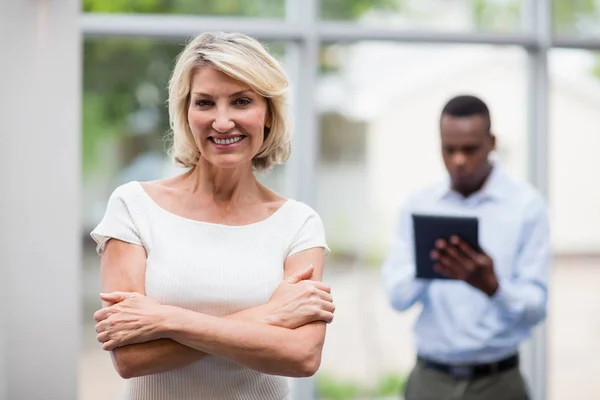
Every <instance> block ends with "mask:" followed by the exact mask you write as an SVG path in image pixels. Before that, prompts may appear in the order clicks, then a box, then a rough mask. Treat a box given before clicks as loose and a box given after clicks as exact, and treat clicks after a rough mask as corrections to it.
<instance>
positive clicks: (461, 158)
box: [440, 95, 496, 196]
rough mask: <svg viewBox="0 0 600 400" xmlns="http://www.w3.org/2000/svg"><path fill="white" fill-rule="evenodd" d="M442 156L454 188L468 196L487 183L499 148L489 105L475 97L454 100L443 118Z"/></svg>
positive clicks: (459, 97)
mask: <svg viewBox="0 0 600 400" xmlns="http://www.w3.org/2000/svg"><path fill="white" fill-rule="evenodd" d="M440 136H441V144H442V157H443V159H444V164H445V165H446V169H447V170H448V173H449V174H450V178H451V180H452V186H453V188H454V189H455V190H457V191H458V192H459V193H461V194H463V195H465V196H468V195H469V194H471V193H473V192H475V191H477V190H478V189H479V188H481V186H482V185H483V183H484V182H485V180H486V178H487V176H488V174H489V172H490V163H489V160H488V156H489V154H490V152H491V151H492V150H494V148H495V146H496V139H495V137H494V135H493V134H492V131H491V118H490V112H489V110H488V107H487V105H486V104H485V103H484V102H483V101H482V100H481V99H479V98H477V97H475V96H469V95H462V96H457V97H454V98H452V99H451V100H450V101H448V103H446V105H445V106H444V109H443V110H442V115H441V117H440Z"/></svg>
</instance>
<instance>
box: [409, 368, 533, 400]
mask: <svg viewBox="0 0 600 400" xmlns="http://www.w3.org/2000/svg"><path fill="white" fill-rule="evenodd" d="M404 397H405V399H406V400H529V394H528V390H527V387H526V384H525V381H524V380H523V376H522V375H521V372H520V371H519V368H518V367H515V368H511V369H509V370H506V371H503V372H499V373H497V374H493V375H489V376H486V377H482V378H478V379H474V380H462V379H456V378H454V377H452V376H450V375H448V374H446V373H444V372H440V371H436V370H433V369H430V368H425V367H424V366H423V364H422V363H421V362H417V365H416V366H415V368H414V369H413V371H412V372H411V374H410V376H409V378H408V382H407V384H406V390H405V393H404Z"/></svg>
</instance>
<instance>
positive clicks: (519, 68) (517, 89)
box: [367, 49, 600, 254]
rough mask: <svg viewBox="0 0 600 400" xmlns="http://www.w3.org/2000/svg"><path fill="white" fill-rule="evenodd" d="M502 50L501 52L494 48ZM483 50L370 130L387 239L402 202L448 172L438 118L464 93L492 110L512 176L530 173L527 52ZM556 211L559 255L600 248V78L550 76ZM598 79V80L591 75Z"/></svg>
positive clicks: (378, 213)
mask: <svg viewBox="0 0 600 400" xmlns="http://www.w3.org/2000/svg"><path fill="white" fill-rule="evenodd" d="M494 53H496V54H494ZM494 53H491V54H487V55H486V54H485V53H483V54H482V58H483V62H478V63H475V64H473V65H472V66H471V67H465V68H463V69H461V70H457V72H456V73H455V74H454V75H452V76H442V77H441V79H435V77H432V79H431V80H430V81H429V82H427V83H424V84H421V85H419V86H418V87H415V89H414V90H412V91H410V92H408V93H404V94H402V96H399V97H398V98H396V99H393V100H391V101H388V102H387V104H389V107H388V108H387V109H383V110H382V112H381V113H380V114H378V115H377V116H376V117H375V118H373V119H372V121H371V124H370V130H369V144H368V158H367V160H368V161H367V164H368V165H367V171H368V172H367V181H368V182H369V191H368V192H369V193H370V197H369V199H368V204H369V206H370V207H371V210H372V211H373V217H374V218H375V219H376V224H377V226H378V227H379V231H380V232H382V235H383V237H384V238H385V237H390V235H391V233H392V232H393V228H394V226H393V224H394V223H395V217H396V213H397V210H398V206H399V205H400V204H401V203H402V201H403V200H404V199H405V198H406V196H407V195H408V194H409V193H410V192H411V191H412V190H415V189H416V188H418V187H420V186H422V185H424V184H427V183H429V182H431V181H432V180H433V179H435V178H439V177H442V176H443V175H444V173H445V172H444V168H443V164H442V161H441V155H440V152H439V141H438V135H439V133H438V126H437V123H438V121H437V118H438V115H439V112H440V110H441V108H442V107H443V104H444V102H445V101H446V100H447V99H449V98H450V97H451V96H453V95H455V94H458V93H464V92H468V93H473V94H476V95H479V96H481V97H482V98H483V99H484V100H485V101H486V102H487V103H488V105H489V107H490V110H491V113H492V120H493V121H492V123H493V129H494V132H495V133H496V135H497V137H498V146H499V148H500V149H501V150H502V152H501V153H500V154H498V156H500V157H501V159H502V161H503V164H504V165H505V167H507V168H508V170H509V172H510V173H511V175H513V176H514V177H517V178H522V179H525V178H526V171H527V158H526V157H527V153H526V146H527V112H528V110H527V94H526V89H527V82H526V75H525V74H526V58H525V53H523V52H522V51H520V50H516V49H514V50H506V51H501V50H497V52H496V51H495V52H494ZM551 79H553V86H552V90H551V99H550V100H551V104H550V116H549V118H550V129H551V131H550V141H551V154H550V162H549V164H550V192H549V196H550V212H551V220H552V237H553V246H554V249H555V252H557V253H595V254H598V253H599V252H600V234H599V233H598V228H597V227H598V226H600V207H599V206H598V204H600V185H597V184H595V183H594V180H595V179H594V178H595V175H596V171H600V156H599V155H598V153H599V150H598V149H600V128H598V127H600V112H598V110H599V109H600V84H598V85H595V86H594V85H592V87H587V88H586V90H581V89H582V88H580V87H578V86H576V85H573V83H572V82H570V81H568V80H565V78H564V77H563V76H557V75H554V76H551ZM590 82H591V83H594V82H593V80H591V79H590Z"/></svg>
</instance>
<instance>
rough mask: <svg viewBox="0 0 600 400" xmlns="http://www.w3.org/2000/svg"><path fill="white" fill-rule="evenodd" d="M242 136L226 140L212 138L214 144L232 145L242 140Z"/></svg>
mask: <svg viewBox="0 0 600 400" xmlns="http://www.w3.org/2000/svg"><path fill="white" fill-rule="evenodd" d="M242 138H243V136H236V137H234V138H227V139H217V138H216V137H213V138H212V139H213V142H215V143H216V144H232V143H237V142H239V141H240V140H242Z"/></svg>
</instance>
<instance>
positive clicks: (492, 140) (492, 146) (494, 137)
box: [490, 132, 496, 151]
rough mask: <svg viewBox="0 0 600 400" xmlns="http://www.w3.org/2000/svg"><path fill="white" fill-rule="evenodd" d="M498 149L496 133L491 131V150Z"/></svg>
mask: <svg viewBox="0 0 600 400" xmlns="http://www.w3.org/2000/svg"><path fill="white" fill-rule="evenodd" d="M494 150H496V135H494V133H493V132H490V151H494Z"/></svg>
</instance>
